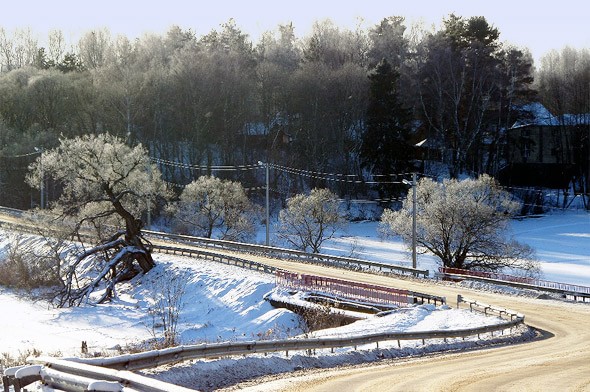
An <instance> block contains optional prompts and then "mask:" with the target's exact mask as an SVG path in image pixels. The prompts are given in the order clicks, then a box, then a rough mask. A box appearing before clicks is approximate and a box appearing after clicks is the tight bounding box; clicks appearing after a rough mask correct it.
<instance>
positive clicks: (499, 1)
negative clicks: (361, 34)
mask: <svg viewBox="0 0 590 392" xmlns="http://www.w3.org/2000/svg"><path fill="white" fill-rule="evenodd" d="M589 11H590V2H588V0H554V1H547V0H537V1H530V0H487V1H480V0H405V1H397V0H389V1H385V0H380V1H375V0H356V1H350V0H340V1H328V0H291V1H279V0H275V1H269V0H249V1H247V0H243V1H237V0H208V1H188V0H160V1H153V0H143V1H138V0H94V1H92V2H90V1H83V0H51V1H49V0H29V1H10V2H8V1H6V2H3V4H2V6H1V7H0V26H1V27H3V28H4V29H6V30H8V31H12V30H13V29H15V28H22V27H30V28H31V29H32V30H33V32H35V33H37V34H38V35H39V38H40V39H43V38H44V37H45V36H46V34H47V32H48V31H49V30H51V29H60V30H62V31H63V32H64V34H65V35H66V38H69V39H70V40H76V39H77V38H78V37H79V36H80V34H81V33H83V32H85V31H88V30H91V29H95V28H102V27H107V28H108V29H109V30H110V31H111V33H112V34H113V35H117V34H124V35H126V36H128V37H129V38H135V37H138V36H141V35H142V34H144V33H146V32H152V33H164V32H166V31H167V30H168V28H169V27H170V26H171V25H174V24H175V25H179V26H181V27H183V28H191V29H192V30H193V31H195V32H196V33H197V34H199V35H201V34H205V33H207V32H209V31H210V30H212V29H214V28H217V27H218V26H219V25H220V24H222V23H224V22H226V21H227V20H228V19H230V18H234V19H235V20H236V23H237V25H238V26H239V27H240V28H241V29H242V30H243V31H244V32H246V33H248V34H249V35H250V36H251V37H252V38H253V39H254V40H255V39H257V38H258V37H259V36H260V34H261V33H262V32H264V31H267V30H273V29H274V28H276V27H277V25H278V24H280V23H288V22H290V21H292V22H293V24H294V26H295V31H296V33H297V35H298V36H304V35H306V34H307V33H308V32H309V31H310V28H311V26H312V24H313V22H314V21H315V20H321V19H325V18H330V19H332V21H334V22H335V23H336V24H337V25H339V26H342V27H349V28H354V26H356V24H358V21H359V18H362V19H363V20H364V26H372V25H374V24H376V23H378V22H379V21H380V20H381V19H383V18H384V17H387V16H391V15H402V16H405V17H406V19H407V21H408V23H407V24H408V25H409V24H410V22H411V21H413V20H417V19H421V20H423V21H424V22H425V23H426V24H427V25H430V24H432V23H435V24H439V23H440V21H441V20H442V18H443V17H444V16H446V15H448V14H449V13H451V12H454V13H455V14H457V15H462V16H465V17H469V16H474V15H483V16H485V17H486V18H487V20H488V21H489V22H490V23H492V24H493V25H494V26H496V27H497V28H498V29H499V30H500V32H501V39H502V40H505V41H509V42H511V43H513V44H515V45H517V46H525V47H528V48H529V49H530V50H531V52H532V54H533V56H534V57H535V58H536V59H538V58H540V57H541V56H542V55H544V54H545V53H546V52H548V51H549V50H551V49H561V48H562V47H564V46H565V45H570V46H573V47H576V48H588V47H590V27H589V25H590V23H589V19H590V12H589Z"/></svg>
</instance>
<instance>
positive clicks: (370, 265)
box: [143, 230, 429, 278]
mask: <svg viewBox="0 0 590 392" xmlns="http://www.w3.org/2000/svg"><path fill="white" fill-rule="evenodd" d="M143 233H144V234H145V235H147V236H152V237H154V238H165V239H169V240H173V241H178V242H184V243H187V244H190V245H193V246H200V247H204V248H214V249H224V250H232V251H238V252H245V253H253V254H262V255H266V256H271V257H276V258H279V259H295V260H297V261H299V262H306V263H311V264H321V265H327V266H331V267H339V268H346V269H355V270H363V271H365V272H380V273H391V274H396V275H409V276H423V277H425V278H427V277H428V275H429V271H428V270H421V269H416V268H410V267H403V266H399V265H393V264H385V263H379V262H374V261H367V260H361V259H355V258H352V257H342V256H332V255H326V254H322V253H309V252H302V251H299V250H293V249H286V248H278V247H274V246H266V245H255V244H247V243H242V242H234V241H225V240H216V239H211V238H202V237H193V236H187V235H180V234H169V233H164V232H158V231H150V230H144V231H143Z"/></svg>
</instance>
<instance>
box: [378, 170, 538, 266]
mask: <svg viewBox="0 0 590 392" xmlns="http://www.w3.org/2000/svg"><path fill="white" fill-rule="evenodd" d="M416 193H417V201H416V206H417V207H416V209H417V210H416V226H417V230H416V243H417V244H418V245H419V246H420V247H422V248H423V252H427V251H430V252H432V253H433V254H434V255H435V256H437V257H438V258H439V259H440V262H441V263H442V265H443V266H445V267H453V268H464V269H471V270H486V271H497V270H500V269H502V268H505V267H512V268H515V269H522V270H526V271H529V272H536V271H538V263H537V262H536V261H534V260H532V259H531V258H532V255H533V251H532V249H531V248H530V247H528V246H526V245H523V244H519V243H518V242H516V241H515V240H513V239H510V238H508V237H507V235H506V231H507V229H508V223H509V220H510V217H511V216H513V215H514V214H516V213H517V212H518V211H519V209H520V203H518V202H515V201H513V200H512V196H511V195H510V194H509V193H507V192H505V191H503V190H502V189H500V188H499V187H498V185H497V184H496V182H495V180H494V179H493V178H492V177H490V176H488V175H482V176H480V177H479V178H478V179H476V180H473V179H467V180H463V181H458V180H455V179H450V180H445V181H443V182H442V183H437V182H434V181H433V180H431V179H429V178H423V179H421V180H420V182H419V183H418V185H417V189H416ZM412 205H413V201H412V197H411V196H409V197H408V198H406V200H405V201H404V204H403V208H402V209H401V210H399V211H392V210H385V211H384V213H383V216H382V217H381V227H380V229H381V230H382V231H383V232H385V233H386V234H387V233H389V234H392V233H393V234H398V235H400V236H401V237H402V239H403V240H404V241H406V242H407V243H408V244H410V243H411V242H412Z"/></svg>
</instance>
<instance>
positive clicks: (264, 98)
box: [0, 15, 590, 208]
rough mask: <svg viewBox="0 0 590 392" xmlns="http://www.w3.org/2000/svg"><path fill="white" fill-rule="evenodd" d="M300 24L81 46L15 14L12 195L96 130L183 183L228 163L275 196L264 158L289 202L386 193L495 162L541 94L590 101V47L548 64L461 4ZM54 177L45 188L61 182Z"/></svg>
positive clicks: (4, 186) (1, 190) (250, 185)
mask: <svg viewBox="0 0 590 392" xmlns="http://www.w3.org/2000/svg"><path fill="white" fill-rule="evenodd" d="M294 30H295V26H293V25H292V24H285V25H279V26H278V27H277V28H276V29H275V30H274V31H270V32H268V33H265V34H263V35H262V37H261V38H260V39H259V40H258V42H257V43H256V44H254V43H253V42H252V41H251V40H250V39H249V37H248V35H247V34H245V33H244V32H243V31H242V30H241V29H240V27H239V26H238V25H237V24H236V23H235V21H233V20H229V21H228V22H227V23H225V24H223V25H222V26H220V27H219V28H218V29H215V30H212V31H211V32H210V33H208V34H206V35H202V36H197V35H196V34H195V33H194V32H192V31H191V30H183V29H181V28H179V27H171V28H170V29H169V31H168V32H167V33H166V34H164V35H157V34H151V35H144V36H142V37H141V38H138V39H135V40H133V41H131V40H130V39H128V38H127V37H125V36H116V37H113V36H111V34H110V33H109V31H108V30H105V29H103V30H93V31H89V32H87V33H85V34H84V35H82V37H81V38H80V39H79V41H78V42H76V43H73V44H72V43H67V42H66V40H65V38H64V35H63V33H62V32H60V31H59V30H54V31H52V32H50V33H49V36H48V37H47V40H46V42H47V44H46V46H44V47H41V46H40V45H39V43H38V41H37V40H36V39H35V38H34V35H33V33H32V32H31V31H30V30H26V29H24V30H15V31H13V32H8V31H5V30H4V29H1V28H0V64H1V71H2V72H1V73H0V200H2V204H3V205H6V206H11V207H17V208H29V207H31V206H34V205H39V203H40V201H41V200H40V196H39V194H38V192H33V191H31V189H30V188H29V186H28V185H26V184H25V182H24V177H25V175H26V172H27V168H28V165H29V164H30V163H31V162H33V161H34V159H35V158H36V157H38V155H39V153H40V152H41V151H43V150H44V149H50V148H53V147H55V146H56V145H58V144H59V139H60V138H71V137H75V136H78V135H82V134H87V133H94V134H98V133H104V132H108V133H110V134H113V135H116V136H119V137H123V138H125V140H126V141H127V143H129V144H130V145H135V144H138V143H141V144H143V145H144V146H146V147H147V148H148V150H149V153H150V156H151V158H152V160H153V161H154V162H155V163H157V164H158V165H159V167H160V169H161V171H162V173H163V176H164V179H165V181H167V182H168V183H169V185H172V186H174V187H175V188H177V189H179V190H180V189H182V187H183V186H185V185H186V184H188V183H190V182H191V181H192V180H194V179H195V178H197V177H199V176H201V175H205V174H214V175H216V176H219V177H222V178H230V179H233V180H238V181H240V182H241V183H242V184H243V185H244V187H246V188H247V189H249V190H253V191H254V192H258V193H256V194H257V195H259V196H260V197H263V190H259V191H258V190H257V189H261V188H263V185H264V182H263V181H264V171H263V170H259V169H261V168H262V167H263V166H262V165H260V164H259V162H261V163H272V165H273V166H272V167H273V168H274V169H275V170H272V171H271V174H270V176H271V178H270V179H269V182H270V188H271V189H272V191H273V194H274V196H275V197H277V198H280V199H282V200H285V198H287V197H290V196H293V195H295V194H297V193H299V192H302V191H307V190H309V189H311V188H313V187H329V188H330V189H331V190H333V191H334V192H336V193H337V194H338V195H339V196H340V197H342V198H350V199H366V200H377V199H378V200H384V198H387V197H389V198H394V199H395V197H397V196H399V189H395V188H394V189H392V188H387V187H384V186H383V184H387V183H397V182H398V181H399V179H400V175H402V176H403V175H406V174H407V173H408V172H410V171H416V170H418V171H421V172H426V171H428V170H427V169H429V170H433V169H432V167H430V168H427V167H425V165H424V162H425V161H426V160H428V161H436V162H439V163H440V164H441V165H440V167H441V168H442V169H443V171H445V172H446V173H445V174H446V175H449V176H451V177H459V176H460V175H462V174H463V173H467V174H469V175H478V174H482V173H488V174H491V175H496V174H497V173H498V171H499V170H500V169H501V168H502V167H503V165H504V164H505V158H506V157H505V154H504V145H505V142H506V139H505V137H504V136H505V130H506V129H507V128H509V127H510V126H511V125H512V124H514V122H515V121H517V120H526V118H527V116H530V115H531V113H530V112H527V111H526V110H522V108H523V107H526V104H530V103H534V102H541V103H542V104H543V105H544V106H545V107H546V108H548V109H549V110H550V112H551V113H552V114H553V115H560V114H566V113H567V114H581V113H589V112H590V108H589V106H590V51H589V50H588V49H581V50H578V49H572V48H568V47H566V48H563V49H561V50H560V51H552V52H550V53H548V54H547V55H545V56H544V57H543V58H542V59H541V64H540V66H539V67H538V68H535V67H534V64H533V60H532V56H531V54H530V52H529V51H528V50H527V49H526V48H518V47H516V46H514V45H512V44H510V43H506V42H502V41H501V40H500V31H498V29H496V28H495V27H494V26H493V25H491V24H490V23H489V22H488V21H487V20H486V19H485V18H484V17H470V18H462V17H459V16H455V15H450V16H448V17H447V18H445V19H444V20H443V23H442V24H441V27H440V28H439V29H438V30H435V29H434V28H432V29H425V28H423V27H420V26H419V25H412V26H409V27H408V26H406V24H405V19H404V18H403V17H399V16H394V17H388V18H385V19H383V20H382V21H381V22H380V23H379V24H377V25H375V26H373V27H371V28H368V29H363V28H360V27H359V28H357V29H354V30H351V29H346V28H341V27H338V26H336V25H334V24H333V23H332V22H331V21H329V20H325V21H322V22H316V23H315V24H314V26H313V28H312V31H311V33H310V34H309V35H307V36H305V37H303V38H297V37H296V35H295V33H294ZM383 105H385V106H386V107H388V108H389V110H387V111H385V112H379V111H378V110H377V111H375V109H376V108H377V109H378V108H379V107H380V106H383ZM375 124H377V125H375ZM383 124H385V125H384V126H381V125H383ZM371 129H372V130H375V129H377V132H378V134H377V135H375V133H374V132H371ZM392 129H393V130H394V131H391V130H392ZM387 130H389V131H387ZM384 140H385V141H384ZM424 140H426V141H427V151H428V154H429V156H427V157H424V156H422V161H421V162H420V161H417V160H416V157H417V156H416V155H415V154H414V153H413V152H414V146H415V145H416V143H419V142H421V141H424ZM408 151H410V152H412V153H410V154H407V152H408ZM391 156H394V157H395V159H393V161H392V160H390V159H387V158H388V157H391ZM435 171H436V170H435ZM424 174H433V173H424ZM434 174H440V173H439V172H437V173H434ZM44 189H45V192H46V193H45V197H46V198H47V200H46V202H47V201H51V200H52V199H55V198H56V197H57V195H58V194H59V192H60V190H59V189H58V188H57V187H56V186H55V185H54V184H51V183H49V182H48V183H47V184H45V187H44Z"/></svg>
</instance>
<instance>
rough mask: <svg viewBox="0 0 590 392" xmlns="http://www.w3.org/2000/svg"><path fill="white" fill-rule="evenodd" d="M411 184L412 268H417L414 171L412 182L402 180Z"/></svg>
mask: <svg viewBox="0 0 590 392" xmlns="http://www.w3.org/2000/svg"><path fill="white" fill-rule="evenodd" d="M402 182H403V183H404V184H406V185H411V186H412V268H417V262H416V173H412V182H410V181H408V180H402Z"/></svg>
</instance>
